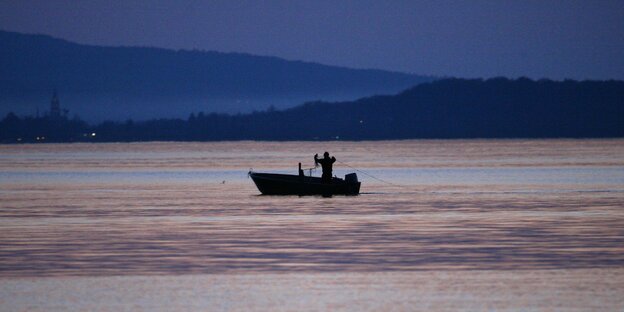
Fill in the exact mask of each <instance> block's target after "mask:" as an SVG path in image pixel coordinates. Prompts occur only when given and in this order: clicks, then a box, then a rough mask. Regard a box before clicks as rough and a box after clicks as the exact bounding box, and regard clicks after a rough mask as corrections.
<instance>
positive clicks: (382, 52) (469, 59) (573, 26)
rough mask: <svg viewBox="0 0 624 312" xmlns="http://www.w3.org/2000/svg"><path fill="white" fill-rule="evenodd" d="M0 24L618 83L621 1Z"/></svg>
mask: <svg viewBox="0 0 624 312" xmlns="http://www.w3.org/2000/svg"><path fill="white" fill-rule="evenodd" d="M0 29H2V30H6V31H17V32H23V33H39V34H47V35H52V36H54V37H58V38H63V39H67V40H70V41H74V42H78V43H84V44H93V45H106V46H121V45H122V46H151V47H162V48H172V49H198V50H214V51H222V52H243V53H250V54H256V55H268V56H277V57H282V58H285V59H289V60H303V61H310V62H318V63H323V64H328V65H338V66H345V67H352V68H377V69H385V70H393V71H400V72H408V73H414V74H422V75H434V76H455V77H465V78H474V77H483V78H488V77H495V76H506V77H512V78H514V77H520V76H525V77H529V78H534V79H540V78H550V79H556V80H560V79H566V78H571V79H624V1H622V0H619V1H607V0H604V1H603V0H587V1H576V0H570V1H557V0H542V1H533V0H523V1H503V0H500V1H498V0H497V1H494V0H487V1H443V0H440V1H392V0H389V1H369V0H358V1H325V0H315V1H298V0H277V1H234V0H230V1H180V0H178V1H165V0H151V1H131V0H121V1H119V0H89V1H64V0H43V1H33V0H0Z"/></svg>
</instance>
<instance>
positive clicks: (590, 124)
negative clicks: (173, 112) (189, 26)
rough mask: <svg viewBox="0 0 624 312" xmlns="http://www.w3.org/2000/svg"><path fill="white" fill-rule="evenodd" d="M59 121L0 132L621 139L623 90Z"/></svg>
mask: <svg viewBox="0 0 624 312" xmlns="http://www.w3.org/2000/svg"><path fill="white" fill-rule="evenodd" d="M66 122H67V124H68V127H67V128H69V127H70V126H69V123H71V122H73V126H71V127H74V128H73V129H74V130H71V131H68V132H66V133H67V135H66V136H65V137H61V136H58V135H57V136H53V135H51V134H52V133H54V131H53V130H45V129H40V130H38V131H39V132H38V133H40V134H37V133H34V132H32V131H34V130H33V129H37V127H36V125H37V124H38V123H37V121H36V120H35V119H32V118H31V119H19V118H16V117H15V116H10V118H9V117H7V118H5V119H4V121H2V122H1V123H0V133H2V134H3V137H2V140H3V141H4V142H15V138H16V136H17V135H19V136H21V137H22V138H30V139H28V140H30V141H32V138H33V137H34V136H35V135H43V134H44V132H46V131H48V134H47V137H48V141H72V140H75V141H81V140H87V141H142V140H197V141H208V140H336V139H339V140H369V139H372V140H379V139H416V138H562V137H563V138H585V137H594V138H606V137H624V82H623V81H582V82H578V81H563V82H556V81H549V80H540V81H532V80H529V79H517V80H508V79H505V78H497V79H489V80H465V79H445V80H440V81H435V82H431V83H425V84H421V85H418V86H416V87H413V88H411V89H409V90H406V91H404V92H402V93H400V94H397V95H393V96H374V97H369V98H363V99H360V100H357V101H353V102H338V103H328V102H313V103H306V104H304V105H302V106H299V107H296V108H292V109H288V110H283V111H280V110H269V111H263V112H255V113H252V114H239V115H225V114H214V113H211V114H204V113H198V114H192V115H191V116H190V117H189V118H188V119H161V120H151V121H146V122H132V121H127V122H123V123H115V122H106V123H102V124H99V125H95V126H86V125H82V126H81V125H80V123H79V122H78V121H76V120H74V121H69V120H68V121H66ZM29 123H30V124H29ZM39 124H40V123H39ZM9 125H12V126H9ZM11 127H12V128H11ZM20 127H21V128H20ZM56 127H57V129H58V128H59V126H58V124H57V125H56ZM80 127H85V128H84V129H83V130H81V131H83V133H97V135H96V136H93V137H90V136H87V138H86V139H83V138H81V137H80V136H78V135H76V134H77V133H78V131H77V130H76V129H81V128H80ZM14 129H22V130H20V131H22V132H19V133H18V131H17V130H14ZM50 129H51V128H50ZM28 131H30V132H28ZM8 133H10V134H11V135H10V136H7V135H4V134H8ZM56 133H60V132H58V131H57V132H56ZM71 133H74V134H73V135H74V136H73V137H72V136H71ZM24 141H25V140H24Z"/></svg>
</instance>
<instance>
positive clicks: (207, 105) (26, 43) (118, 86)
mask: <svg viewBox="0 0 624 312" xmlns="http://www.w3.org/2000/svg"><path fill="white" fill-rule="evenodd" d="M431 80H432V78H431V77H425V76H417V75H411V74H404V73H396V72H388V71H381V70H362V69H349V68H343V67H335V66H326V65H321V64H315V63H306V62H299V61H287V60H284V59H279V58H275V57H266V56H253V55H248V54H237V53H220V52H212V51H188V50H177V51H176V50H167V49H159V48H148V47H100V46H89V45H81V44H76V43H72V42H68V41H65V40H61V39H56V38H53V37H50V36H46V35H29V34H20V33H14V32H5V31H0V115H5V114H6V113H7V112H9V111H13V112H15V113H17V114H18V115H24V114H35V112H36V110H37V109H39V110H41V111H43V110H47V108H48V103H49V99H50V97H51V95H52V91H53V90H54V89H58V91H59V96H60V99H61V103H62V106H63V108H66V109H69V110H70V115H72V114H78V115H80V117H81V118H83V119H86V120H88V121H101V120H104V119H113V120H122V119H126V118H133V119H135V120H141V119H148V118H162V117H168V118H171V117H187V116H188V115H189V114H190V113H191V112H192V111H205V112H223V113H237V112H243V113H244V112H251V111H253V110H264V109H266V108H267V107H269V106H274V107H275V108H278V109H279V108H287V107H292V106H295V105H299V104H301V103H303V102H305V101H310V100H327V101H337V100H348V99H355V98H359V97H362V96H369V95H373V94H388V93H395V92H398V91H400V90H402V89H405V88H407V87H410V86H413V85H415V84H418V83H421V82H426V81H431Z"/></svg>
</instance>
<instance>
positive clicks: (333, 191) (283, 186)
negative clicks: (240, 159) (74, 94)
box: [249, 169, 361, 196]
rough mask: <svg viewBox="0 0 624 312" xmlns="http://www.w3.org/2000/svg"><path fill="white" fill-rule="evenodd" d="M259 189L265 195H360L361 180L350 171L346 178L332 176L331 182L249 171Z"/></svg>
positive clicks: (316, 178)
mask: <svg viewBox="0 0 624 312" xmlns="http://www.w3.org/2000/svg"><path fill="white" fill-rule="evenodd" d="M249 176H250V177H251V179H252V180H253V181H254V183H255V184H256V186H257V187H258V190H260V193H262V194H263V195H323V196H331V195H358V194H359V193H360V184H361V183H360V182H359V181H358V179H357V174H355V173H350V174H347V175H345V178H344V179H340V178H336V177H334V178H332V180H331V183H322V182H321V178H318V177H312V176H305V175H303V171H301V169H300V170H299V175H294V174H278V173H260V172H253V171H249Z"/></svg>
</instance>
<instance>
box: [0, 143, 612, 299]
mask: <svg viewBox="0 0 624 312" xmlns="http://www.w3.org/2000/svg"><path fill="white" fill-rule="evenodd" d="M325 150H327V151H329V152H330V153H331V154H333V155H335V156H336V157H337V159H338V161H339V162H337V163H336V164H335V168H334V173H335V174H336V175H338V176H344V174H346V173H350V172H354V171H355V169H352V168H357V169H358V170H359V171H355V172H357V173H358V177H359V179H360V181H362V187H361V192H362V193H361V195H359V196H355V197H344V196H335V197H332V198H323V197H315V196H311V197H298V196H260V195H259V192H258V190H257V189H256V187H255V185H254V184H253V182H252V181H251V179H249V178H248V177H247V172H248V171H249V170H251V169H253V170H254V171H259V172H282V173H292V174H296V173H297V163H298V162H302V163H303V166H304V167H310V166H311V165H312V164H313V161H312V156H313V155H314V154H315V153H319V154H321V153H322V152H324V151H325ZM313 174H315V175H320V172H318V171H315V172H313ZM623 309H624V140H622V139H616V140H442V141H435V140H431V141H428V140H425V141H379V142H218V143H129V144H128V143H114V144H42V145H0V310H2V311H20V310H29V311H31V310H45V311H49V310H62V311H66V310H102V311H108V310H110V311H120V310H129V311H137V310H145V311H154V310H169V311H170V310H211V311H215V310H242V311H246V310H293V311H302V310H353V311H366V310H371V311H379V310H396V311H403V310H406V311H413V310H424V311H431V310H438V311H445V310H451V311H455V310H471V311H472V310H519V311H527V310H578V311H587V310H609V311H614V310H620V311H621V310H623Z"/></svg>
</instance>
